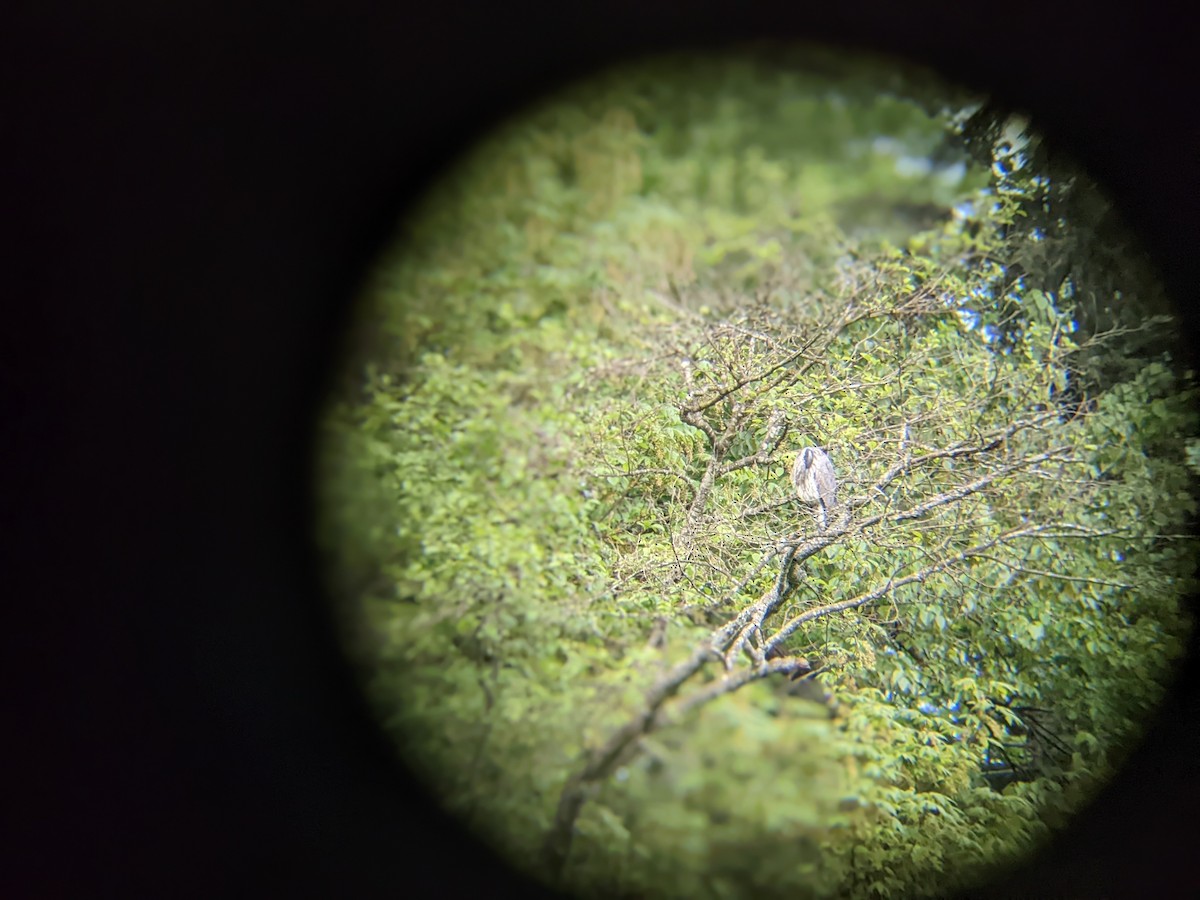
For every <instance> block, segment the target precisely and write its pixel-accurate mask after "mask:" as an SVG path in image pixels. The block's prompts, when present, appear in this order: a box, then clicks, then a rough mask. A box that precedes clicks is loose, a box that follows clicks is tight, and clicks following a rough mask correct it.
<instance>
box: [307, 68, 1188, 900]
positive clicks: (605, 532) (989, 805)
mask: <svg viewBox="0 0 1200 900" xmlns="http://www.w3.org/2000/svg"><path fill="white" fill-rule="evenodd" d="M881 85H882V86H883V90H880V86H881ZM906 85H911V86H912V87H913V91H912V93H913V94H914V95H916V96H918V97H919V98H921V100H922V104H923V106H922V105H921V104H918V103H916V102H913V101H911V100H908V99H906V98H905V97H904V91H903V88H904V87H905V86H906ZM923 107H924V108H923ZM980 110H988V112H987V113H986V114H985V113H981V112H980ZM931 111H932V113H933V114H932V115H931V114H930V113H931ZM988 115H991V112H990V108H988V107H985V106H982V105H980V104H979V103H977V102H972V101H971V100H970V99H969V98H963V97H961V95H957V94H954V93H953V92H951V91H948V90H941V91H940V92H939V90H938V89H936V88H935V87H933V86H931V85H930V83H929V82H928V80H927V79H923V77H922V76H914V75H912V74H911V73H910V74H909V76H908V77H907V80H905V79H904V78H898V77H897V76H896V75H895V74H894V73H892V72H890V71H888V70H885V69H882V68H880V67H878V66H876V67H872V66H867V65H861V66H859V67H857V68H847V67H846V66H845V64H843V63H841V62H840V61H837V60H833V59H831V58H824V57H821V56H819V55H816V54H808V55H806V56H805V57H804V58H803V65H798V64H797V63H796V62H795V60H789V59H787V58H783V59H780V58H775V59H772V60H771V61H770V62H769V63H763V62H757V63H756V62H750V61H747V60H746V59H731V60H727V61H725V62H722V63H715V62H712V61H707V62H704V63H701V62H698V61H695V60H674V61H670V62H668V63H664V64H659V65H654V66H647V67H641V68H636V69H632V70H625V71H623V72H620V73H615V74H613V75H610V76H608V77H606V78H601V79H598V80H596V81H595V82H593V83H590V84H589V85H587V86H585V87H582V88H578V89H576V90H574V91H573V92H571V93H569V94H568V95H566V96H565V97H562V98H556V99H555V100H554V101H553V102H549V103H547V104H546V105H545V106H543V107H542V108H541V109H539V110H537V111H535V112H534V113H532V114H531V115H530V116H529V117H527V118H526V119H524V120H522V121H520V122H517V123H514V124H513V125H511V126H510V127H509V128H508V129H506V130H505V131H504V132H503V133H501V134H499V135H497V136H496V137H495V138H494V139H493V140H492V141H491V142H489V143H488V144H487V145H486V146H483V147H481V148H480V149H479V150H478V151H477V153H476V154H475V156H474V157H473V158H472V159H471V160H469V161H468V162H467V163H466V164H465V165H464V166H463V167H462V169H461V170H460V171H459V172H458V173H457V174H456V175H455V176H454V177H453V178H452V179H450V180H448V181H447V182H446V183H445V184H444V185H442V186H441V187H440V188H439V189H438V190H437V191H436V192H435V193H434V194H432V195H431V196H430V198H429V199H428V202H427V204H426V206H425V208H424V209H423V210H422V211H421V212H420V213H419V214H417V215H416V216H414V217H413V219H412V220H410V222H409V224H408V226H407V229H406V234H405V238H406V239H405V241H404V242H403V243H402V244H400V245H398V251H397V253H396V255H395V256H394V257H393V258H391V259H389V260H386V261H385V262H384V264H383V265H381V267H380V269H379V274H378V279H377V283H376V285H374V286H373V288H372V290H371V292H370V294H369V304H368V305H367V306H366V307H365V313H364V320H363V321H364V322H366V323H368V325H367V326H366V327H368V328H377V329H378V332H377V334H375V335H374V336H373V343H374V352H373V353H372V354H370V358H369V359H367V360H365V361H359V362H362V365H361V367H359V366H358V363H357V362H356V364H355V367H354V371H355V372H356V373H361V375H358V374H356V376H355V377H356V378H358V379H359V380H358V381H357V383H355V382H353V381H352V382H351V387H352V390H350V391H348V392H345V393H343V396H342V399H341V401H340V402H337V403H335V404H333V405H332V406H331V409H330V412H329V415H328V416H327V421H326V427H327V433H328V435H329V440H328V442H327V447H328V452H327V453H326V457H325V467H324V469H323V471H322V476H321V477H322V484H323V487H324V490H325V496H326V498H327V500H326V508H327V510H328V515H327V517H326V519H325V528H324V530H323V532H322V541H323V543H324V545H325V546H326V547H327V548H328V551H329V553H330V558H331V567H330V570H331V573H333V575H332V576H331V578H332V581H331V583H332V584H333V586H334V589H335V591H336V592H338V593H339V594H340V595H341V596H342V597H343V598H344V601H343V603H344V609H345V610H346V612H347V621H348V627H347V634H348V635H350V636H352V640H351V643H350V644H349V646H350V648H351V650H352V652H354V653H355V655H356V657H357V658H358V659H359V660H360V662H361V664H362V666H363V669H364V677H365V678H366V679H367V680H368V682H369V684H370V690H371V693H372V696H373V698H374V700H375V702H376V703H377V706H378V708H379V710H380V715H381V718H382V720H383V722H384V724H385V727H386V728H388V730H389V731H390V732H391V733H393V734H394V735H395V736H396V739H397V741H398V744H399V745H400V748H401V751H402V753H403V756H404V759H405V760H406V761H407V762H408V763H409V764H410V765H413V766H416V767H418V768H420V769H422V770H423V771H424V772H425V773H426V774H427V776H428V778H429V780H430V783H431V785H432V786H433V789H434V790H435V791H437V792H438V793H439V795H440V796H442V797H443V798H444V799H445V802H446V804H447V806H448V807H449V808H450V809H451V810H453V811H455V812H457V813H458V814H459V815H460V816H462V817H463V819H464V821H466V822H467V823H468V824H469V825H470V826H472V827H475V828H477V829H479V830H480V831H481V832H482V833H484V834H485V835H487V837H488V838H489V839H491V840H493V841H494V842H496V843H497V844H498V845H499V846H501V847H502V848H504V849H505V850H506V851H507V852H508V853H509V854H510V856H511V858H513V860H514V861H515V862H516V863H517V864H519V865H523V866H526V867H528V868H529V869H530V870H531V871H534V872H536V873H538V874H539V875H541V876H542V877H546V878H550V879H555V880H558V881H559V882H560V883H563V884H565V885H567V886H570V887H571V888H573V889H575V890H576V891H578V892H580V893H581V894H596V895H604V896H610V895H612V894H614V893H616V894H631V895H645V894H647V893H652V892H653V893H673V894H677V895H679V896H689V897H704V896H741V895H743V894H747V895H748V894H751V893H754V894H757V895H762V894H763V893H764V892H766V893H768V894H769V895H772V896H773V895H776V894H783V893H788V894H791V895H796V894H800V895H801V896H827V895H831V894H836V895H850V896H884V895H889V894H909V893H920V892H921V891H923V890H928V888H929V885H930V884H932V883H933V882H931V880H930V878H929V874H930V872H938V873H951V875H952V876H953V877H958V878H962V879H969V878H970V877H972V873H976V874H977V873H978V871H980V867H986V866H988V865H994V864H1002V863H1003V862H1005V861H1006V860H1011V859H1012V858H1013V857H1014V855H1015V854H1018V853H1020V852H1022V851H1024V850H1026V849H1028V848H1029V847H1031V846H1032V845H1033V844H1034V843H1035V842H1036V841H1038V840H1040V839H1041V838H1042V837H1043V836H1044V834H1045V833H1046V832H1047V829H1048V828H1052V827H1054V826H1057V825H1059V824H1061V823H1062V822H1063V821H1065V819H1066V817H1067V816H1069V814H1070V813H1071V812H1073V811H1074V810H1076V809H1077V808H1078V807H1079V806H1080V804H1081V803H1082V802H1083V801H1084V800H1085V799H1086V797H1087V796H1088V794H1089V793H1090V792H1091V791H1092V790H1093V789H1094V788H1095V786H1097V785H1098V784H1100V783H1102V782H1103V780H1104V779H1105V778H1106V777H1108V775H1109V774H1110V773H1111V772H1112V770H1113V767H1114V766H1115V765H1117V764H1119V761H1120V759H1121V757H1122V756H1123V755H1124V753H1125V752H1126V751H1127V749H1128V746H1129V742H1130V741H1131V740H1132V739H1133V738H1134V737H1135V736H1136V734H1137V730H1138V727H1139V723H1140V721H1141V720H1142V719H1143V718H1144V717H1145V716H1146V715H1147V714H1148V712H1149V711H1150V710H1151V709H1152V708H1153V707H1154V705H1155V703H1156V702H1157V700H1158V699H1159V697H1160V695H1161V692H1162V686H1163V683H1164V680H1165V679H1166V677H1167V675H1168V672H1169V665H1170V662H1171V660H1172V658H1173V657H1174V656H1175V655H1176V654H1177V653H1178V652H1179V648H1180V646H1181V644H1180V638H1181V636H1182V635H1183V633H1184V630H1185V623H1184V621H1183V618H1182V614H1181V611H1180V608H1179V604H1178V598H1179V597H1180V596H1181V594H1182V593H1183V592H1184V591H1186V590H1187V589H1188V588H1189V587H1190V585H1191V581H1190V579H1191V574H1192V569H1191V563H1190V559H1191V557H1192V555H1193V554H1194V551H1195V544H1194V540H1193V538H1192V537H1191V536H1190V535H1189V534H1188V532H1187V520H1188V517H1189V516H1190V515H1191V513H1192V512H1193V510H1194V504H1193V501H1192V499H1191V487H1192V485H1191V481H1190V477H1191V476H1190V474H1189V470H1188V468H1187V447H1188V441H1189V439H1191V438H1193V437H1194V435H1195V431H1196V423H1195V419H1194V416H1193V413H1192V411H1191V402H1192V400H1193V396H1192V393H1191V387H1190V375H1187V374H1186V373H1179V372H1176V371H1174V370H1173V369H1172V367H1171V364H1170V363H1171V361H1170V358H1169V356H1167V355H1164V354H1163V353H1161V352H1155V353H1151V352H1149V351H1148V350H1146V347H1148V346H1149V339H1148V340H1147V342H1146V343H1141V342H1140V336H1141V335H1142V334H1143V333H1144V334H1147V335H1150V334H1152V333H1153V332H1152V330H1151V329H1152V328H1153V327H1154V325H1155V320H1153V319H1152V318H1151V320H1149V322H1148V323H1147V322H1146V321H1145V320H1143V323H1142V324H1135V323H1134V322H1133V321H1132V320H1130V321H1123V322H1122V323H1121V324H1111V325H1110V324H1107V323H1105V322H1101V321H1100V319H1099V318H1098V317H1096V316H1092V317H1091V318H1088V314H1087V313H1086V311H1081V309H1082V300H1083V299H1085V298H1088V297H1091V298H1100V300H1101V301H1102V305H1103V303H1107V304H1108V307H1107V308H1110V309H1111V308H1116V307H1118V306H1119V300H1120V299H1121V297H1125V296H1134V295H1136V296H1138V297H1148V298H1149V297H1154V298H1156V300H1155V302H1157V298H1158V295H1157V294H1156V293H1155V290H1156V289H1155V288H1154V287H1153V285H1152V284H1150V283H1149V282H1147V281H1146V280H1145V277H1144V273H1143V272H1142V271H1140V270H1135V269H1130V268H1129V267H1128V266H1126V265H1125V263H1124V260H1126V259H1127V258H1130V257H1129V256H1128V254H1126V255H1121V254H1114V253H1113V252H1110V251H1111V248H1110V247H1109V245H1107V244H1105V247H1106V248H1108V249H1103V248H1102V249H1095V246H1094V245H1095V243H1096V241H1097V240H1098V239H1099V238H1097V235H1096V233H1095V232H1092V231H1087V230H1082V231H1076V228H1077V223H1076V222H1075V221H1074V219H1073V218H1072V217H1073V216H1078V215H1079V210H1080V209H1083V208H1084V206H1082V205H1081V204H1084V205H1086V203H1092V204H1096V203H1099V204H1101V205H1102V204H1103V201H1102V200H1095V199H1094V198H1095V196H1096V195H1095V193H1094V191H1092V190H1091V188H1090V186H1088V185H1087V184H1086V181H1085V180H1083V179H1082V177H1081V176H1078V175H1076V174H1064V173H1066V172H1068V170H1066V169H1062V168H1059V166H1060V165H1061V164H1060V163H1059V162H1058V161H1054V165H1053V166H1049V164H1048V163H1046V160H1045V158H1044V157H1043V156H1040V155H1039V154H1038V153H1037V152H1031V153H1029V154H1028V157H1027V158H1023V159H1022V161H1021V165H1020V166H1013V165H1009V164H1008V163H1007V162H1006V161H1009V160H1011V159H1012V156H1013V153H1014V152H1024V151H1014V150H1013V144H1012V135H1013V134H1018V135H1019V134H1020V133H1021V128H1020V126H1019V124H1016V120H1013V122H1011V123H1009V122H1007V120H1005V121H1003V122H1002V121H1001V120H1000V119H998V118H997V119H995V122H996V123H997V124H996V127H995V128H994V129H991V130H989V129H988V128H983V127H982V126H981V125H980V123H981V122H985V121H992V120H990V119H987V118H986V117H987V116H988ZM989 127H990V126H989ZM1006 128H1007V131H1006V130H1005V129H1006ZM981 135H982V136H981ZM1022 139H1023V140H1025V138H1022ZM947 141H949V142H950V143H947ZM955 142H957V143H955ZM1022 146H1023V147H1028V146H1029V145H1028V144H1023V145H1022ZM947 147H950V148H951V150H950V151H948V150H947V149H946V148H947ZM955 147H957V148H958V149H957V150H955V149H954V148H955ZM985 149H986V151H987V152H986V153H985ZM939 154H940V156H939ZM972 155H974V158H976V159H978V160H979V161H981V162H984V163H985V164H986V165H985V166H977V167H974V168H972V167H970V166H968V165H967V164H966V160H969V159H971V158H972ZM939 158H940V160H941V162H938V161H937V160H938V159H939ZM1047 197H1049V198H1051V199H1050V200H1047V199H1046V198H1047ZM1085 198H1092V199H1085ZM1039 202H1040V203H1042V205H1043V206H1045V205H1046V204H1047V203H1049V204H1050V206H1051V207H1052V208H1053V213H1054V216H1055V223H1056V224H1055V226H1054V228H1055V230H1054V231H1053V234H1051V233H1050V232H1048V231H1039V230H1038V229H1037V227H1033V228H1030V227H1027V220H1028V211H1029V207H1030V206H1031V205H1036V204H1037V203H1039ZM1088 208H1089V209H1090V208H1092V207H1088ZM879 210H883V211H884V213H883V215H882V216H881V215H880V213H879ZM1105 227H1108V226H1105ZM1077 234H1082V235H1083V237H1076V235H1077ZM1122 252H1123V251H1122ZM1081 254H1082V255H1081ZM1080 260H1082V262H1080ZM1085 263H1086V264H1085ZM1085 277H1086V278H1087V279H1088V281H1087V287H1086V289H1083V288H1081V287H1080V286H1081V285H1082V284H1083V283H1084V282H1083V279H1084V278H1085ZM1065 285H1068V286H1067V287H1064V286H1065ZM1117 291H1121V292H1122V294H1121V296H1120V297H1118V295H1117V293H1116V292H1117ZM1106 292H1107V293H1106ZM1148 302H1149V301H1148ZM1097 308H1099V307H1097ZM1131 350H1132V351H1134V354H1133V355H1132V356H1131V357H1129V358H1126V356H1128V354H1129V352H1130V351H1131ZM1114 361H1119V364H1117V363H1116V362H1114ZM1073 373H1074V375H1073ZM1080 373H1082V374H1080ZM1070 392H1074V393H1073V394H1072V399H1071V402H1069V403H1068V402H1065V401H1064V397H1065V396H1066V395H1067V394H1068V393H1070ZM809 444H817V445H820V446H823V447H825V448H826V449H828V450H829V452H830V454H831V456H832V458H833V460H834V462H835V464H836V466H837V469H838V474H839V485H840V487H839V503H838V505H837V507H836V508H835V509H834V510H833V515H832V516H831V519H830V522H829V525H828V528H827V529H825V530H823V531H820V532H818V531H817V530H816V529H815V528H814V526H813V523H812V519H811V516H810V515H809V513H808V511H807V510H806V509H805V508H804V507H803V506H802V505H801V504H800V503H799V502H798V500H797V499H796V497H795V494H794V492H793V490H792V487H791V485H790V482H789V479H788V468H789V466H790V464H791V461H792V456H793V455H794V453H795V451H796V450H797V449H799V448H800V447H802V446H805V445H809ZM955 873H957V874H955ZM949 877H951V876H946V875H940V878H941V880H939V881H938V882H937V883H936V885H937V887H938V888H939V889H942V888H946V887H947V886H948V885H949V884H950V883H951V881H948V880H947V878H949Z"/></svg>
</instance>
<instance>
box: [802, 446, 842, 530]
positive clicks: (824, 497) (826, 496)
mask: <svg viewBox="0 0 1200 900" xmlns="http://www.w3.org/2000/svg"><path fill="white" fill-rule="evenodd" d="M792 485H793V486H794V487H795V488H796V496H797V497H799V498H800V499H801V500H802V501H803V502H805V503H813V504H816V510H815V511H814V516H815V518H816V520H817V527H818V528H819V529H821V530H822V531H824V530H825V528H826V527H827V526H828V525H829V511H830V510H831V509H832V508H833V506H834V504H835V503H837V477H836V476H835V475H834V473H833V461H832V460H831V459H830V458H829V454H828V453H826V452H825V451H824V450H822V449H821V448H820V447H805V448H804V449H803V450H801V451H800V452H799V453H797V454H796V462H795V463H794V464H793V465H792Z"/></svg>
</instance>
